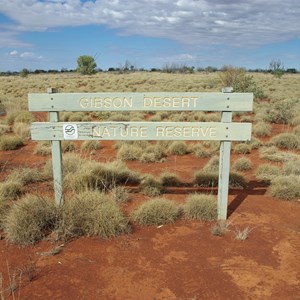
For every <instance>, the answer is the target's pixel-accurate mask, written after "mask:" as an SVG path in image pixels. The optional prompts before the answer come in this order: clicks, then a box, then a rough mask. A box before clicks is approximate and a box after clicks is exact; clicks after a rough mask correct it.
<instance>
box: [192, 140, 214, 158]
mask: <svg viewBox="0 0 300 300" xmlns="http://www.w3.org/2000/svg"><path fill="white" fill-rule="evenodd" d="M191 152H192V153H193V154H194V155H195V156H197V157H200V158H207V157H210V156H211V152H210V151H209V150H208V149H206V148H205V147H204V146H203V145H202V144H200V143H197V144H194V145H193V146H192V147H191Z"/></svg>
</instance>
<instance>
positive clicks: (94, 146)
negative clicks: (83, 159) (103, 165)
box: [81, 140, 101, 150]
mask: <svg viewBox="0 0 300 300" xmlns="http://www.w3.org/2000/svg"><path fill="white" fill-rule="evenodd" d="M100 148H101V146H100V142H99V141H93V140H91V141H84V142H83V143H82V144H81V150H99V149H100Z"/></svg>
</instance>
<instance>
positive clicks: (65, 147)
mask: <svg viewBox="0 0 300 300" xmlns="http://www.w3.org/2000/svg"><path fill="white" fill-rule="evenodd" d="M61 151H62V152H63V153H66V152H74V151H75V144H74V142H72V141H62V142H61Z"/></svg>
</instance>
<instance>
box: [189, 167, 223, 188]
mask: <svg viewBox="0 0 300 300" xmlns="http://www.w3.org/2000/svg"><path fill="white" fill-rule="evenodd" d="M218 181H219V174H218V172H212V171H203V170H200V171H198V172H196V173H195V174H194V179H193V183H194V184H195V185H197V186H200V187H216V186H218Z"/></svg>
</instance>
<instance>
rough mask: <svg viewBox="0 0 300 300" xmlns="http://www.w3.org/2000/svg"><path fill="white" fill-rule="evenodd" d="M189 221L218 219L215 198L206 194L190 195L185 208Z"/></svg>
mask: <svg viewBox="0 0 300 300" xmlns="http://www.w3.org/2000/svg"><path fill="white" fill-rule="evenodd" d="M183 211H184V215H185V217H186V218H187V219H193V220H203V221H211V220H214V219H216V218H217V203H216V199H215V196H213V195H206V194H193V195H189V196H188V198H187V201H186V203H185V204H184V207H183Z"/></svg>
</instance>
